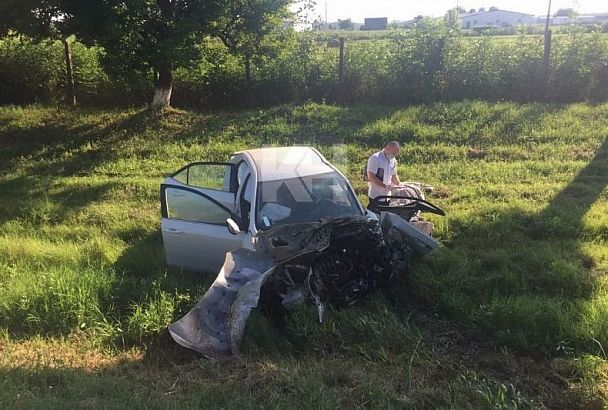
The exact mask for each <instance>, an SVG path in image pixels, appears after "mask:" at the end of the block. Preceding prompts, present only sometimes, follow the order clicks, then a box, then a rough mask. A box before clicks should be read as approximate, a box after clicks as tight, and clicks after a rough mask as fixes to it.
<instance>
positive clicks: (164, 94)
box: [150, 66, 173, 109]
mask: <svg viewBox="0 0 608 410" xmlns="http://www.w3.org/2000/svg"><path fill="white" fill-rule="evenodd" d="M171 91H173V71H172V70H171V67H170V66H168V67H163V68H160V69H159V70H158V76H157V78H156V85H155V87H154V98H153V99H152V103H151V104H150V108H153V109H163V108H167V107H169V106H170V105H171Z"/></svg>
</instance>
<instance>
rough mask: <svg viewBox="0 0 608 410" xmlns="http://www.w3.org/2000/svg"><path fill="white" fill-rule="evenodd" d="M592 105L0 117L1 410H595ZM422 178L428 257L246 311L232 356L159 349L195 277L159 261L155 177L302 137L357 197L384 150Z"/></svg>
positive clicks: (411, 176)
mask: <svg viewBox="0 0 608 410" xmlns="http://www.w3.org/2000/svg"><path fill="white" fill-rule="evenodd" d="M606 118H608V104H603V105H586V104H575V105H544V104H525V105H522V104H511V103H498V104H492V103H482V102H463V103H453V104H433V105H428V106H413V107H406V108H402V107H384V106H355V107H339V106H332V105H320V104H305V105H295V106H279V107H274V108H269V109H263V110H251V111H244V112H217V113H197V112H191V111H180V110H169V111H166V112H164V113H162V114H158V115H153V114H150V113H147V112H145V111H142V110H140V109H135V108H133V109H129V110H122V111H97V110H90V111H87V110H83V109H80V110H76V111H73V112H72V111H67V110H62V109H57V108H51V107H42V106H29V107H23V108H22V107H11V106H9V107H1V108H0V149H1V152H2V160H1V161H0V172H1V173H0V352H2V354H1V355H0V376H1V377H0V383H2V385H1V387H0V405H2V407H7V406H10V407H28V408H29V407H44V408H48V407H62V408H64V407H78V406H80V407H126V406H133V407H168V406H169V407H178V406H179V407H200V406H213V407H228V408H233V407H245V408H248V407H259V406H262V407H269V408H275V407H281V408H290V407H292V405H293V403H298V406H299V407H315V408H316V407H321V408H335V407H346V408H351V407H374V408H377V407H411V408H527V407H536V406H556V407H561V408H565V407H567V408H575V407H580V406H584V405H587V406H592V407H593V406H597V407H601V406H602V405H608V392H607V391H606V389H605V386H606V377H607V374H608V364H607V362H606V361H605V359H606V352H605V351H604V349H608V282H607V281H606V273H607V270H608V246H606V241H607V239H608V217H607V216H606V215H607V214H608V202H607V201H606V199H607V197H608V192H607V189H606V185H607V184H608V146H607V144H608V142H606V136H607V135H608V121H607V120H606ZM390 139H398V140H400V141H402V142H403V143H404V147H403V151H402V154H401V157H400V167H399V173H400V176H401V179H402V180H419V181H423V182H426V183H430V184H432V185H434V186H435V187H436V188H437V191H436V193H435V194H434V195H433V196H432V197H431V198H430V200H431V201H432V202H435V203H437V204H438V205H439V206H441V207H442V208H444V209H445V210H446V211H447V214H448V215H447V217H445V218H440V217H432V218H431V219H432V220H433V222H435V223H436V226H437V228H436V236H437V237H438V239H439V240H440V241H441V242H442V243H443V247H442V248H441V249H439V250H438V251H436V252H435V253H433V254H431V255H429V256H428V257H426V258H424V259H423V260H420V261H418V262H416V263H415V264H414V265H413V266H412V269H411V272H410V274H409V275H408V277H407V279H406V280H405V281H404V283H403V284H402V285H401V286H399V287H398V288H397V289H393V290H391V291H390V292H386V293H380V294H377V295H375V296H374V297H372V298H370V299H369V300H367V301H364V302H363V303H361V304H359V305H357V306H354V307H352V308H349V309H344V310H331V311H330V312H328V314H327V317H328V321H327V323H325V324H324V325H322V326H319V325H317V324H316V322H315V312H314V311H313V310H312V309H303V310H302V311H299V312H297V313H295V314H293V315H292V316H291V317H290V319H289V323H288V326H287V329H286V330H285V331H284V332H278V331H276V330H274V329H272V328H271V327H270V326H269V324H268V323H267V322H266V320H265V318H264V317H263V316H262V315H261V314H259V313H256V314H254V315H253V317H252V319H251V321H250V323H249V324H248V328H247V332H246V335H245V346H244V349H243V350H244V357H243V358H241V359H240V360H236V361H231V362H229V363H216V362H212V361H209V360H206V359H200V358H196V357H195V356H194V355H192V354H190V353H187V352H184V351H183V350H181V349H180V348H178V347H177V346H176V345H175V344H173V343H172V342H171V341H169V340H168V336H167V334H166V332H165V328H166V326H167V325H168V324H169V323H170V322H171V321H173V320H174V319H176V318H179V317H180V316H181V315H183V314H184V313H185V312H187V311H188V310H189V309H190V308H191V307H192V305H193V304H194V303H196V301H197V300H198V298H200V296H202V295H203V294H204V292H205V289H206V286H208V285H209V284H210V282H211V281H212V280H213V275H200V274H194V273H190V272H183V271H180V270H175V269H168V268H167V267H166V266H165V264H164V255H163V251H162V241H161V238H160V233H159V217H160V215H159V203H158V202H159V201H158V188H159V183H160V182H161V180H162V178H163V176H164V175H166V174H168V173H170V172H172V171H174V170H176V169H178V168H180V167H181V166H183V165H184V164H186V163H188V162H191V161H195V160H225V159H227V158H228V156H229V154H230V153H231V152H233V151H236V150H239V149H243V148H247V147H257V146H260V145H266V144H310V145H314V146H317V147H319V149H320V150H321V151H322V152H323V153H324V154H325V155H326V156H327V157H328V158H329V159H330V160H332V161H333V162H334V163H336V164H337V165H338V166H339V167H340V168H341V169H342V170H343V171H344V172H346V173H347V174H348V175H349V177H350V179H351V182H353V184H354V186H355V189H356V190H357V193H358V194H359V195H360V197H361V198H362V199H363V198H364V197H365V183H364V182H363V181H362V180H361V177H360V173H361V169H362V167H363V164H364V161H365V160H366V158H367V156H368V155H369V154H370V153H371V152H373V151H374V150H376V149H378V147H379V146H381V145H382V143H383V142H385V141H387V140H390Z"/></svg>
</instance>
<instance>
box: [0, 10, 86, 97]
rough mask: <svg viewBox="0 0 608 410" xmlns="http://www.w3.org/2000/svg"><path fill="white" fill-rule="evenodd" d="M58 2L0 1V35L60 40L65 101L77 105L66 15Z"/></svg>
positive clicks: (39, 39) (38, 39)
mask: <svg viewBox="0 0 608 410" xmlns="http://www.w3.org/2000/svg"><path fill="white" fill-rule="evenodd" d="M62 6H63V4H62V1H61V0H2V1H0V16H2V19H1V20H0V35H6V34H8V33H10V32H17V33H19V34H24V35H27V36H29V37H32V38H33V39H34V40H37V41H43V40H45V39H51V40H54V39H59V40H60V41H61V42H62V44H63V49H64V56H65V71H66V85H67V86H66V91H67V95H66V101H67V102H68V103H69V104H70V105H72V106H75V105H76V91H75V86H74V68H73V65H72V52H71V49H70V43H69V41H68V37H69V36H70V35H71V34H72V33H71V31H70V29H69V25H67V24H66V23H67V22H68V21H69V19H70V17H71V16H69V15H66V14H65V13H64V10H63V9H62Z"/></svg>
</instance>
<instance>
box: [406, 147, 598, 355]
mask: <svg viewBox="0 0 608 410" xmlns="http://www.w3.org/2000/svg"><path fill="white" fill-rule="evenodd" d="M607 185H608V140H605V141H604V142H603V144H602V145H601V146H600V147H599V149H598V150H597V151H596V154H595V157H594V158H593V159H592V160H591V162H589V163H588V164H587V165H586V166H585V167H584V168H583V169H582V170H581V171H580V172H579V173H578V174H577V175H576V176H575V177H574V178H573V179H572V181H570V183H569V184H568V185H567V186H566V187H565V188H564V189H562V190H561V191H560V192H559V193H558V194H557V195H555V196H554V197H553V199H552V200H551V201H550V202H549V204H548V205H547V206H546V207H545V208H544V209H543V210H542V211H541V212H540V213H538V214H530V213H527V212H524V211H523V210H521V209H513V210H510V211H508V212H500V213H498V214H496V213H495V212H494V211H493V210H489V211H488V214H487V215H475V216H474V217H473V219H472V220H471V221H459V225H456V224H455V223H453V224H452V230H453V231H454V232H455V235H454V237H453V238H452V239H451V240H450V241H447V242H446V243H445V245H446V248H445V249H443V250H441V251H440V252H438V253H437V254H435V255H434V256H433V257H432V258H431V259H432V260H429V261H426V262H423V263H421V264H418V265H417V266H416V273H415V274H414V280H413V286H414V290H413V292H416V293H419V294H422V295H424V297H425V299H426V300H427V301H428V302H430V303H431V304H434V305H437V306H438V307H440V308H441V309H444V310H445V311H447V312H448V313H449V314H451V315H453V316H455V317H457V318H459V319H466V320H467V321H469V320H473V321H475V322H477V323H478V324H480V325H481V326H482V328H485V329H487V330H489V331H490V332H491V333H493V334H494V335H495V336H496V337H497V339H498V340H499V342H501V343H505V344H507V345H508V346H510V347H515V348H520V349H523V350H526V351H535V350H541V351H544V352H546V353H552V354H554V353H555V352H556V350H557V351H558V352H559V353H568V352H570V351H571V350H583V351H591V352H594V353H596V354H601V351H600V350H601V348H600V350H598V345H597V344H596V343H595V342H594V341H593V338H596V339H597V340H599V341H600V342H601V344H603V345H604V346H605V345H606V344H608V334H605V333H602V332H601V330H602V329H591V330H589V329H588V328H585V322H586V318H585V314H584V311H583V309H584V303H585V302H588V301H589V300H590V299H591V298H592V297H593V296H594V295H595V292H596V290H597V289H598V276H597V275H596V274H595V273H594V260H593V258H592V257H591V256H589V255H588V254H587V253H586V252H585V250H584V249H583V248H582V246H583V243H585V242H596V243H602V242H603V241H605V240H606V238H607V237H608V232H602V231H601V229H600V230H599V231H598V230H592V229H588V228H587V227H586V226H585V224H584V222H583V220H584V216H585V214H586V213H587V212H588V211H589V210H590V209H591V207H592V206H593V204H595V203H596V202H597V201H598V199H600V197H601V195H602V192H604V190H605V188H606V186H607ZM472 238H474V239H472ZM604 329H605V328H604Z"/></svg>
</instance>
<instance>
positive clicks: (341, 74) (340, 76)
mask: <svg viewBox="0 0 608 410" xmlns="http://www.w3.org/2000/svg"><path fill="white" fill-rule="evenodd" d="M343 80H344V37H340V66H339V71H338V81H339V82H340V84H342V81H343Z"/></svg>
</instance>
